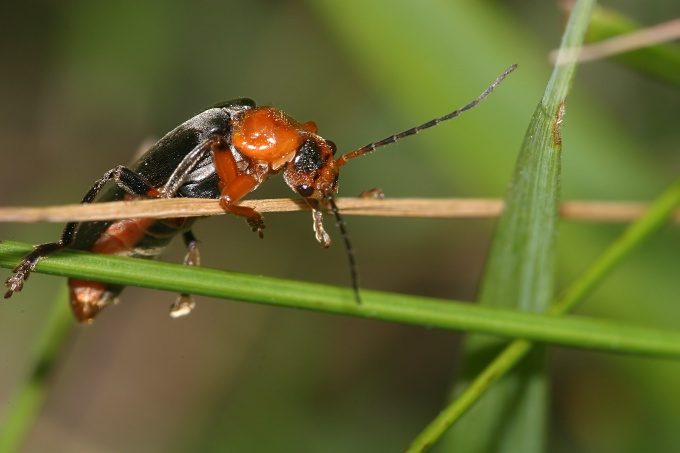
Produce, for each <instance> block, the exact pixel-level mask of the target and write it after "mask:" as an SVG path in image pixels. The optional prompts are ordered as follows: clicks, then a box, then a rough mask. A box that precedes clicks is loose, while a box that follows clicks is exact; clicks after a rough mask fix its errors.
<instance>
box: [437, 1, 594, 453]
mask: <svg viewBox="0 0 680 453" xmlns="http://www.w3.org/2000/svg"><path fill="white" fill-rule="evenodd" d="M594 3H595V2H594V1H592V0H581V1H578V2H577V3H576V4H575V6H574V9H573V10H572V14H571V17H570V19H569V22H568V23H567V27H566V30H565V33H564V36H563V38H562V44H561V47H560V49H561V50H562V51H565V52H566V51H567V50H571V49H577V48H579V47H580V46H581V45H582V43H583V39H584V37H585V33H586V30H587V28H588V23H589V21H590V14H591V11H592V9H593V7H594ZM575 70H576V63H574V62H573V61H571V62H569V61H567V62H565V63H563V64H558V65H556V66H555V69H554V71H553V73H552V75H551V77H550V80H549V81H548V84H547V87H546V90H545V92H544V95H543V98H542V99H541V101H540V102H539V105H538V107H537V108H536V110H535V112H534V115H533V117H532V118H531V122H530V123H529V127H528V130H527V133H526V135H525V139H524V142H523V144H522V148H521V150H520V154H519V158H518V161H517V164H516V167H515V172H514V175H513V177H512V180H511V182H510V185H509V187H508V189H507V192H506V196H505V210H504V212H503V214H502V215H501V217H500V218H499V220H498V223H497V225H496V232H495V235H494V238H493V242H492V246H491V251H490V255H489V258H488V261H487V265H486V266H487V267H486V270H485V276H484V279H483V281H482V285H481V290H480V296H479V303H480V304H482V305H485V306H494V307H513V308H515V309H517V310H522V311H533V312H543V311H545V310H546V309H547V308H548V304H549V303H550V301H551V299H552V294H553V279H554V273H555V245H556V237H557V227H558V214H557V213H558V206H559V200H560V172H561V151H562V138H561V124H562V118H563V115H564V112H565V104H564V103H565V100H566V97H567V95H568V93H569V91H570V88H571V85H572V81H573V77H574V73H575ZM504 346H505V343H504V342H503V341H499V340H498V339H497V338H490V337H486V336H472V337H469V338H468V339H467V341H466V345H465V353H464V360H465V363H464V365H463V368H462V372H461V374H462V379H461V384H460V385H459V388H463V387H465V386H467V385H469V383H470V382H472V381H474V379H475V376H476V375H478V374H479V373H480V372H481V371H482V370H483V369H484V368H485V366H486V364H487V363H488V361H489V360H491V359H492V358H493V357H494V356H495V355H496V354H497V353H498V352H499V351H500V350H502V348H503V347H504ZM544 357H545V354H544V349H543V348H535V349H534V350H533V351H532V353H531V354H528V355H527V356H526V357H525V358H524V360H522V362H521V363H519V364H518V365H517V366H516V367H515V368H514V369H513V370H512V372H510V373H509V374H507V375H506V376H504V377H503V379H502V380H499V381H498V382H497V383H496V386H495V387H494V388H492V389H490V390H489V392H487V394H486V395H484V397H483V398H482V399H481V400H480V401H479V403H478V404H477V405H476V406H475V407H474V408H472V409H471V410H470V412H469V413H468V414H466V416H465V417H462V418H461V419H460V420H459V421H458V423H457V424H456V425H455V426H454V427H453V429H452V430H451V431H450V433H449V437H448V438H447V449H448V450H450V451H460V452H466V451H470V452H477V451H500V452H503V451H508V452H509V451H522V452H526V453H531V452H541V451H543V450H544V448H545V439H546V432H547V425H548V414H547V384H546V377H545V373H544V360H545V359H544ZM470 404H471V402H470Z"/></svg>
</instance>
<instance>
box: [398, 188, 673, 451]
mask: <svg viewBox="0 0 680 453" xmlns="http://www.w3.org/2000/svg"><path fill="white" fill-rule="evenodd" d="M679 205H680V179H678V180H677V181H676V182H675V183H674V184H673V185H671V187H670V188H668V189H667V190H666V191H665V192H664V193H663V194H662V195H661V196H660V197H659V198H658V199H657V200H656V201H655V202H654V203H653V204H652V205H651V206H650V208H649V209H648V210H647V212H646V213H645V215H644V216H643V217H642V218H640V219H639V220H638V221H636V222H635V223H634V224H632V225H630V226H629V227H628V228H627V229H626V230H625V231H624V232H623V234H622V235H621V236H620V237H619V239H618V240H617V241H616V242H614V243H613V244H611V245H610V246H609V247H608V248H607V249H606V250H605V251H604V252H603V253H602V254H601V255H600V256H599V257H598V258H597V259H596V260H595V262H593V263H592V264H591V265H590V266H589V267H588V268H587V269H586V270H585V271H584V272H583V274H581V276H579V277H578V278H577V279H576V280H575V281H574V282H573V283H572V284H571V285H569V287H568V288H567V289H566V290H565V291H564V292H563V294H562V295H561V296H560V297H559V298H558V299H557V301H555V303H554V304H552V305H551V307H550V309H549V310H548V313H549V314H551V315H563V314H564V313H566V312H567V311H569V310H571V309H572V308H573V307H574V306H575V305H576V304H577V303H578V302H582V301H583V299H584V298H585V297H587V296H588V295H589V294H590V292H591V291H592V290H593V288H595V287H596V286H597V284H599V283H600V282H602V281H603V280H604V278H605V277H606V276H607V275H608V274H609V272H611V270H612V269H613V268H614V266H616V264H618V263H620V262H621V261H622V260H623V259H625V258H626V257H627V256H628V255H629V254H630V253H631V252H632V251H633V250H635V249H636V248H637V247H640V246H641V245H642V244H643V243H644V242H645V241H646V240H647V239H649V238H650V237H651V236H652V235H653V234H654V233H656V232H657V231H658V230H659V229H660V228H661V227H662V226H664V225H666V224H667V223H668V221H669V220H670V219H671V218H672V216H673V213H674V212H675V209H676V207H677V206H679ZM533 346H534V345H533V344H532V343H531V342H529V341H526V340H515V341H513V342H512V343H510V344H509V345H508V346H507V347H505V349H503V351H502V352H501V353H500V354H498V355H497V356H496V357H495V358H494V359H493V361H491V362H490V363H489V364H488V365H487V366H486V368H484V370H483V371H482V372H481V373H479V374H477V376H475V378H474V379H473V380H472V381H471V382H470V384H469V385H468V386H467V387H466V388H465V390H463V391H462V393H460V394H459V395H458V396H457V398H456V399H455V400H454V401H453V402H452V403H451V404H450V405H448V406H447V407H446V408H445V409H444V410H442V411H441V412H440V413H439V414H438V415H437V417H436V418H435V419H434V420H433V421H432V422H431V423H430V424H429V425H428V426H427V427H426V428H425V429H424V430H423V431H422V432H421V433H420V434H419V435H418V437H417V438H416V439H415V440H414V441H413V443H412V444H411V446H410V447H409V449H408V451H411V452H416V451H424V449H425V446H427V445H430V444H432V443H433V442H434V441H435V440H436V439H438V438H439V437H440V436H441V435H442V434H443V433H444V432H445V431H446V430H447V429H448V428H449V427H450V426H451V425H452V424H454V423H455V422H456V421H457V420H458V419H459V418H460V417H461V416H462V415H463V414H464V413H466V412H467V410H468V409H470V408H471V407H472V406H473V405H474V404H475V403H476V402H477V400H479V398H481V396H482V395H484V394H485V392H486V391H487V390H488V389H489V388H490V387H492V386H493V385H494V384H495V383H496V382H497V381H498V380H499V379H501V378H502V377H503V376H505V375H506V374H507V373H508V371H509V370H511V369H512V368H513V367H514V366H515V365H516V364H517V363H518V362H519V361H520V359H522V358H523V357H524V356H525V355H526V354H527V353H528V352H529V351H530V350H531V348H532V347H533Z"/></svg>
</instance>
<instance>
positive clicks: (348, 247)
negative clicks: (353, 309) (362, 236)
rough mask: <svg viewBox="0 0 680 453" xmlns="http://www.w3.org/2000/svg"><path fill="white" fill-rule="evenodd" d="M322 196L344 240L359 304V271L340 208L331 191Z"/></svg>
mask: <svg viewBox="0 0 680 453" xmlns="http://www.w3.org/2000/svg"><path fill="white" fill-rule="evenodd" d="M324 198H325V199H326V200H328V204H329V205H330V207H331V211H332V212H333V214H334V215H335V221H336V223H337V224H338V228H339V229H340V234H341V235H342V239H343V241H345V251H346V252H347V258H348V259H349V273H350V278H351V279H352V289H354V298H355V299H356V301H357V303H358V304H359V305H361V296H360V295H359V273H358V272H357V261H356V258H355V256H354V248H352V243H351V242H350V240H349V235H348V234H347V230H346V229H345V221H344V220H342V216H340V210H339V209H338V205H337V204H335V199H334V197H333V193H332V192H328V193H325V194H324Z"/></svg>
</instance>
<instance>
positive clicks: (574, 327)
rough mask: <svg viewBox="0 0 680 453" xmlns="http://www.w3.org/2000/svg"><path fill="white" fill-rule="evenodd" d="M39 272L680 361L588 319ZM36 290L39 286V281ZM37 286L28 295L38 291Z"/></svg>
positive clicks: (635, 333) (173, 270)
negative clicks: (358, 302)
mask: <svg viewBox="0 0 680 453" xmlns="http://www.w3.org/2000/svg"><path fill="white" fill-rule="evenodd" d="M30 250H31V246H30V245H28V244H19V243H15V242H9V241H6V242H2V243H0V267H7V268H11V267H13V266H14V265H16V263H17V262H18V261H19V259H20V257H21V256H22V255H23V254H25V253H26V252H28V251H30ZM36 272H45V273H49V274H52V275H59V276H63V277H73V278H81V279H86V280H87V279H90V280H100V281H104V282H108V283H116V284H120V285H124V286H131V285H135V286H141V287H145V288H156V289H163V290H166V291H172V292H179V293H190V294H196V295H204V296H211V297H218V298H224V299H236V300H244V301H250V302H256V303H261V304H266V305H274V306H281V307H290V308H299V309H305V310H314V311H318V312H325V313H334V314H341V315H346V316H355V317H362V318H365V319H372V320H381V321H389V322H398V323H404V324H411V325H417V326H422V327H427V328H438V329H446V330H462V331H466V332H479V333H485V334H491V335H497V336H501V337H505V338H524V339H529V340H533V341H539V342H544V343H552V344H558V345H564V346H573V347H579V348H588V349H596V350H602V351H610V352H616V353H624V354H642V355H649V356H657V357H680V333H678V332H672V331H663V330H659V329H654V328H646V327H638V326H631V325H626V324H623V323H616V322H611V321H606V320H599V319H589V318H585V317H577V316H570V317H564V318H561V317H556V316H550V315H547V314H541V313H530V312H520V311H516V310H508V309H502V308H497V307H485V306H479V305H472V304H469V303H465V302H455V301H449V300H442V299H434V298H427V297H419V296H410V295H403V294H393V293H385V292H379V291H362V304H361V305H358V304H357V303H356V302H355V300H354V296H353V293H352V290H351V289H350V288H339V287H334V286H328V285H320V284H315V283H306V282H298V281H289V280H282V279H276V278H271V277H264V276H256V275H246V274H236V273H232V272H225V271H218V270H215V269H205V268H196V267H191V266H183V265H180V264H171V263H163V262H157V261H148V260H141V259H133V258H123V257H116V256H109V255H97V254H90V253H84V252H76V251H70V250H69V251H65V252H63V253H60V254H58V255H54V256H52V257H49V258H45V259H43V260H41V261H40V263H39V264H38V266H37V268H36ZM29 283H30V285H35V284H37V282H36V277H32V278H31V280H30V282H29ZM30 285H27V287H26V288H24V292H26V291H30V290H31V288H30ZM21 296H22V294H21V293H18V294H15V295H14V296H13V298H12V299H11V300H9V301H6V302H5V303H21V300H20V298H21ZM124 302H125V297H124V294H123V303H124ZM114 309H115V308H111V310H114ZM102 316H106V312H104V314H103V315H102Z"/></svg>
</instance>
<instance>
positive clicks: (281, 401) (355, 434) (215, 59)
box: [0, 0, 680, 452]
mask: <svg viewBox="0 0 680 453" xmlns="http://www.w3.org/2000/svg"><path fill="white" fill-rule="evenodd" d="M611 3H612V4H615V6H616V7H617V8H619V10H620V11H622V12H624V13H625V14H627V15H629V16H630V17H631V18H634V19H635V20H637V21H638V22H640V23H641V24H647V25H651V24H655V23H658V22H662V21H665V20H669V19H670V18H673V17H676V16H677V15H678V13H680V8H679V7H678V4H677V2H674V1H671V0H649V1H647V2H634V1H631V0H624V1H619V2H611ZM1 5H2V10H1V11H2V13H0V52H1V54H0V55H1V63H0V67H1V69H0V99H2V101H0V157H1V162H2V164H1V167H0V168H2V177H1V178H0V204H2V205H14V206H23V205H29V206H39V205H48V204H64V203H71V202H75V201H77V200H79V199H80V198H81V197H82V195H83V193H84V192H85V190H86V189H87V188H88V187H89V185H90V184H91V183H92V182H93V181H94V180H95V179H97V178H99V177H100V176H101V175H102V174H103V173H104V171H106V170H108V169H109V168H112V167H114V166H116V165H118V164H125V163H128V162H129V161H130V159H131V156H132V155H133V154H134V153H135V152H136V150H138V149H140V147H142V146H143V144H144V143H148V141H149V140H153V139H155V138H159V137H160V136H161V135H163V134H164V133H165V132H166V131H168V130H170V129H172V128H173V127H174V126H176V125H177V124H179V123H181V122H183V121H184V120H185V119H187V118H189V117H190V116H192V115H193V114H195V113H197V112H199V111H200V110H201V109H202V108H204V107H205V106H208V105H211V104H213V103H215V102H217V101H220V100H224V99H230V98H234V97H240V96H248V97H252V98H254V99H255V100H257V101H258V102H259V103H260V104H270V105H274V106H277V107H279V108H281V109H283V110H285V111H286V112H287V113H289V114H290V115H291V116H293V117H294V118H296V119H298V120H300V121H307V120H314V121H316V122H317V124H318V125H319V128H320V133H321V134H322V135H323V136H325V137H327V138H330V139H332V140H334V141H335V142H336V143H337V144H338V147H339V149H340V150H341V151H345V152H346V151H350V150H351V149H354V148H356V147H359V146H361V145H364V144H366V143H368V142H370V141H374V140H377V139H381V138H383V137H385V136H387V135H391V134H392V133H395V132H399V131H401V130H403V129H406V128H408V127H411V126H413V125H416V124H420V123H421V122H423V121H426V120H429V119H431V118H432V117H435V116H439V115H442V114H444V113H446V112H448V111H450V110H452V109H454V108H456V107H458V106H461V105H463V104H465V103H467V102H468V101H469V100H471V99H473V98H474V97H476V96H477V95H478V94H479V93H480V92H481V91H482V90H484V89H485V88H486V87H487V86H488V85H489V84H490V83H491V82H492V81H493V80H494V79H495V77H496V76H497V75H498V74H499V73H500V72H502V71H503V70H504V69H505V68H506V67H508V66H509V65H510V64H511V63H515V62H516V63H519V66H520V69H519V70H518V71H517V72H516V73H515V74H513V75H512V76H511V77H509V78H508V80H507V81H506V82H505V83H504V84H503V85H502V86H501V87H500V88H499V89H498V90H497V92H496V93H494V94H493V96H492V97H491V98H489V99H488V100H487V101H485V102H484V103H483V104H482V105H481V106H480V107H478V108H477V109H475V110H473V111H471V112H469V113H467V114H465V115H464V116H462V117H460V118H458V119H456V120H454V122H452V123H449V124H446V125H442V126H440V127H438V128H435V129H433V130H430V131H428V132H427V133H424V134H421V135H419V136H417V137H413V138H410V139H407V140H404V141H402V142H400V143H398V144H395V145H393V146H391V147H389V148H386V149H382V150H381V151H379V152H377V153H375V154H373V155H371V156H366V157H364V158H362V159H360V160H356V161H353V162H352V163H351V164H349V165H347V166H346V167H345V168H344V169H343V173H342V175H341V180H340V181H341V184H340V194H341V195H344V196H350V195H356V194H358V193H359V192H361V191H362V190H366V189H370V188H374V187H380V188H382V189H383V190H384V191H385V192H386V194H387V196H389V197H395V198H396V197H482V196H492V197H497V196H502V194H503V191H504V188H505V186H506V184H507V181H508V179H509V176H510V174H511V172H512V168H513V165H514V159H515V158H516V155H517V150H518V149H519V145H520V143H521V140H522V137H523V135H524V132H525V129H526V126H527V124H528V121H529V118H530V116H531V113H532V111H533V109H534V107H535V106H536V104H537V102H538V100H539V98H540V95H541V93H542V91H543V88H544V86H545V83H546V81H547V78H548V75H549V73H550V66H549V64H548V62H547V52H548V51H549V50H550V49H552V48H554V47H556V46H557V45H558V42H559V36H560V34H561V28H562V24H563V22H564V19H565V18H564V16H563V14H562V13H561V12H560V10H559V8H558V6H557V4H556V3H554V2H538V1H534V2H521V1H505V2H501V1H481V2H470V1H464V2H454V1H443V0H440V1H436V0H432V1H426V2H390V1H381V0H370V1H358V0H343V1H342V2H340V1H332V0H297V1H295V0H290V1H284V0H278V1H277V0H268V1H265V0H254V1H248V2H246V1H223V2H217V1H207V0H204V1H196V2H183V1H176V0H172V1H129V0H123V1H109V0H105V1H97V2H92V1H85V0H64V1H60V2H49V1H38V0H35V1H28V2H8V1H3V2H2V3H1ZM679 114H680V94H679V93H678V89H677V87H672V86H668V85H665V84H663V83H659V82H657V81H654V80H650V79H649V78H647V77H646V76H644V75H640V74H637V73H635V72H633V71H631V70H629V69H627V68H625V67H621V66H618V65H616V64H613V63H610V62H598V63H590V64H587V65H584V66H583V67H581V68H580V69H579V71H578V73H577V78H576V83H575V87H574V91H573V96H572V98H570V100H569V102H568V104H567V115H566V117H565V123H564V131H563V139H564V175H563V193H564V197H565V198H567V199H574V198H579V199H597V200H600V199H605V200H631V201H640V200H648V199H650V198H652V197H654V196H655V195H656V194H658V193H659V192H660V191H661V190H663V188H664V187H665V186H666V185H667V184H668V183H669V182H670V181H671V180H672V179H673V178H674V177H675V176H676V175H677V174H678V169H679V168H680V154H679V153H678V144H679V143H680V127H678V118H679V117H680V116H679ZM255 196H257V197H287V196H291V192H290V191H289V189H288V188H287V187H286V186H285V184H284V183H283V182H282V180H281V178H272V179H271V180H270V181H269V182H268V183H267V184H266V185H265V186H263V187H262V188H261V189H259V190H258V191H257V193H256V194H255ZM346 221H347V224H348V229H349V232H350V235H351V239H352V241H353V244H354V247H355V249H356V253H357V259H358V261H359V266H360V268H359V270H360V276H361V282H362V286H363V287H365V288H371V289H380V290H387V291H395V292H405V293H413V294H422V295H429V296H436V297H446V298H452V299H457V300H474V297H475V291H476V287H477V284H478V281H479V278H480V274H481V272H482V269H483V261H484V255H485V252H486V249H487V246H488V243H489V239H490V235H491V232H492V227H493V222H492V221H490V220H432V219H428V220H422V219H385V218H367V217H347V218H346ZM328 227H329V231H330V232H332V234H333V235H334V236H335V237H336V245H335V246H334V247H331V249H329V250H321V249H320V248H319V246H318V244H317V243H316V242H315V240H314V237H313V233H312V229H311V218H309V215H308V214H302V213H297V214H270V215H268V216H267V229H266V231H265V233H266V235H265V239H264V240H259V239H258V238H257V237H256V235H254V234H252V233H251V232H250V231H249V229H248V228H247V226H246V225H245V223H244V222H243V221H242V220H240V219H235V218H231V217H220V218H212V219H209V220H205V221H202V222H200V223H199V224H198V225H197V227H196V229H195V232H196V234H197V235H198V236H199V237H200V239H201V240H202V241H203V247H202V251H203V255H202V257H203V264H204V265H205V266H207V267H214V268H219V269H228V270H235V271H239V272H250V273H255V274H263V275H271V276H278V277H284V278H294V279H304V280H309V281H314V282H322V283H329V284H338V285H347V284H348V270H347V264H346V257H345V256H344V250H343V248H342V246H340V242H339V241H338V240H337V239H338V238H337V236H338V234H337V232H336V231H335V229H334V228H333V227H332V224H331V223H330V222H329V225H328ZM61 228H62V226H61V225H48V224H39V225H0V230H1V234H0V239H7V240H17V241H23V242H31V243H38V242H45V241H50V240H54V239H56V238H57V237H58V235H59V233H60V230H61ZM622 228H623V227H622V226H616V225H614V226H612V225H595V224H584V223H574V222H565V223H564V224H563V226H562V228H561V232H560V239H559V243H560V249H559V259H560V266H559V275H558V280H559V282H560V283H559V284H560V286H563V285H565V284H566V283H568V281H569V280H570V279H572V278H573V277H574V276H575V275H576V274H577V273H578V271H579V270H580V269H582V268H583V267H584V266H585V265H587V264H588V263H589V262H590V261H591V260H592V259H593V257H595V256H596V255H597V254H598V253H599V252H600V251H601V250H602V249H603V248H604V247H606V245H607V244H608V243H609V242H610V241H611V240H612V239H613V238H615V237H616V236H617V235H618V234H619V233H620V231H621V230H622ZM679 246H680V234H679V233H678V229H677V227H675V228H668V229H666V230H665V231H663V232H662V233H661V234H660V235H658V236H657V237H655V238H654V239H653V241H651V243H650V244H649V245H648V246H646V247H645V248H644V249H643V250H640V251H638V252H636V253H635V255H634V256H633V257H631V258H630V259H629V260H628V261H627V262H626V263H625V264H624V265H623V266H621V267H620V268H618V269H617V271H616V272H615V273H614V274H613V275H612V277H611V278H610V279H609V280H608V281H607V283H606V284H604V285H603V286H602V287H601V288H600V289H599V290H598V291H597V292H596V293H595V294H594V295H593V296H592V297H591V298H590V299H589V300H588V302H587V303H586V304H585V305H583V307H582V308H581V309H580V310H579V311H580V313H582V314H588V315H591V316H602V317H608V318H614V319H619V320H627V321H634V322H636V323H641V324H645V325H658V326H660V327H663V328H670V329H677V328H678V323H679V321H678V320H679V319H680V296H679V295H680V278H678V277H680V275H679V272H678V256H679V252H680V247H679ZM183 253H184V251H183V247H182V245H181V241H178V242H177V244H175V246H174V247H173V248H172V250H170V251H169V252H168V253H167V254H166V256H165V259H167V260H172V261H179V260H181V258H182V256H183ZM8 273H9V271H7V270H5V271H4V275H3V279H4V278H5V276H6V275H8ZM63 286H64V281H63V280H61V279H59V278H55V277H50V276H44V275H35V276H33V277H32V278H31V281H30V282H29V285H27V287H26V289H25V290H24V291H23V292H22V293H21V294H17V295H16V296H15V297H14V298H12V299H11V300H10V301H5V302H3V303H2V304H0V417H2V416H3V415H4V413H3V412H4V411H3V408H4V407H6V404H7V402H8V401H10V400H11V398H12V395H13V391H14V390H15V389H16V388H17V386H18V385H19V383H20V382H22V380H23V379H24V377H25V374H26V372H27V367H28V363H27V361H28V359H29V357H30V354H29V353H30V351H31V348H32V346H33V345H34V343H35V341H36V339H37V338H38V337H39V335H40V332H41V329H42V327H43V326H44V323H45V320H46V316H47V313H48V312H49V310H50V307H52V306H53V304H55V303H63V301H62V300H60V299H59V297H62V296H63V290H62V289H63ZM174 298H175V295H173V294H168V293H162V292H158V291H151V290H142V289H128V290H126V292H125V293H124V294H123V299H122V302H121V304H120V305H119V306H117V307H114V308H110V309H108V310H107V311H106V312H104V314H103V315H102V316H100V317H99V318H98V319H97V322H96V323H95V324H94V325H93V326H87V327H82V326H75V328H74V329H73V332H72V333H71V335H70V337H69V341H68V343H67V347H66V348H65V349H64V350H63V352H62V355H61V359H60V362H59V365H58V367H57V369H56V371H55V372H54V374H53V375H52V376H51V384H50V388H49V394H48V397H47V400H46V403H45V405H44V408H43V410H42V411H41V413H40V416H39V419H38V420H37V422H36V424H35V425H34V427H33V429H32V431H31V432H30V434H29V436H28V439H27V441H26V443H25V445H24V451H27V452H41V451H68V452H79V451H86V452H113V451H129V452H134V451H139V452H148V451H169V452H172V451H178V452H179V451H279V452H285V451H291V452H293V451H295V452H306V451H308V452H318V451H324V452H346V451H371V452H378V451H386V452H387V451H399V450H401V449H403V448H404V447H405V446H406V445H408V443H409V441H410V440H411V439H412V438H413V437H414V436H415V435H416V434H417V433H418V432H419V431H420V429H422V428H423V427H424V426H425V424H426V423H427V422H428V421H429V420H431V419H432V417H433V416H434V415H435V414H436V413H437V411H438V410H439V408H440V407H441V405H442V404H443V400H444V399H445V397H446V394H447V390H448V388H449V384H450V382H451V379H452V378H453V377H454V376H455V373H456V368H457V351H458V345H459V342H460V339H461V335H460V334H457V333H452V332H441V331H435V330H428V329H424V328H417V327H407V326H400V325H392V324H387V323H381V322H370V321H364V320H356V319H347V318H342V317H337V316H330V315H324V314H315V313H307V312H301V311H295V310H285V309H278V308H272V307H261V306H257V305H251V304H243V303H238V302H230V301H220V300H211V299H208V298H199V300H198V303H199V306H198V308H197V310H196V311H195V312H194V313H193V314H192V315H191V316H189V317H187V318H185V319H180V320H172V319H170V318H169V317H168V316H167V310H168V306H169V305H170V303H171V302H172V301H173V300H174ZM549 353H550V373H551V375H552V377H553V378H554V379H553V386H552V392H553V406H552V407H553V419H552V430H551V434H550V448H549V450H550V451H553V452H567V451H569V452H579V451H583V452H591V451H598V452H637V451H650V447H654V449H656V450H660V449H662V448H663V449H664V450H666V451H671V450H673V449H677V448H678V447H680V431H679V430H677V420H678V419H680V392H678V391H677V383H678V382H679V379H680V364H678V363H675V362H670V361H662V360H651V359H643V358H633V357H620V356H613V355H606V354H599V353H592V352H586V351H578V350H566V349H561V348H550V349H549Z"/></svg>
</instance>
